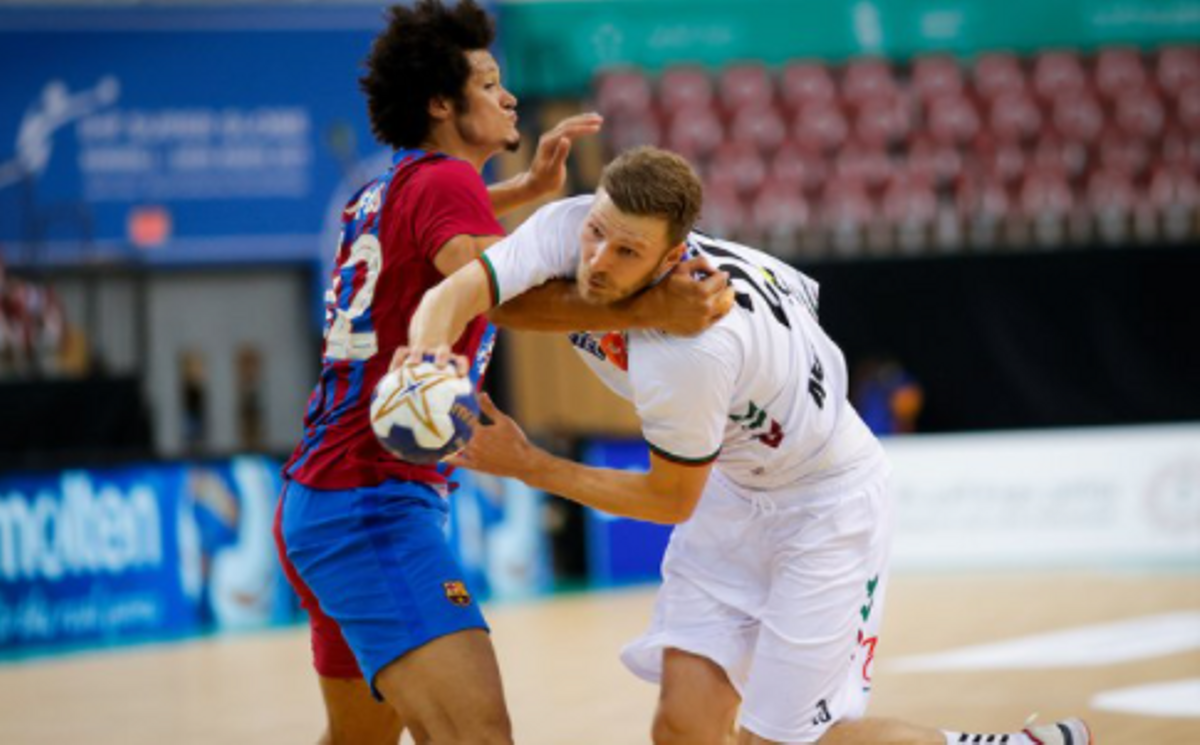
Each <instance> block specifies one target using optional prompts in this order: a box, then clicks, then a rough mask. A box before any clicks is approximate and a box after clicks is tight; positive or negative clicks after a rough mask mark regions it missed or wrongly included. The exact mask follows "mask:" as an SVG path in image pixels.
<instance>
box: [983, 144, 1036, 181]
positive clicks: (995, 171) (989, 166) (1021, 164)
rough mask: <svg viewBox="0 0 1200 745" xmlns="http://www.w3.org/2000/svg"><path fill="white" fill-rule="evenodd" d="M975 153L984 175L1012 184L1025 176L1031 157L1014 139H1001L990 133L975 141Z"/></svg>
mask: <svg viewBox="0 0 1200 745" xmlns="http://www.w3.org/2000/svg"><path fill="white" fill-rule="evenodd" d="M975 154H976V156H977V157H978V159H979V165H980V166H981V168H982V173H983V175H984V176H985V177H986V178H988V179H990V180H993V181H996V182H998V183H1001V184H1004V185H1006V186H1011V185H1012V184H1013V183H1014V182H1017V181H1020V180H1021V179H1023V178H1024V177H1025V170H1026V168H1027V166H1028V164H1029V158H1028V156H1027V155H1026V154H1025V150H1024V149H1023V148H1022V147H1021V146H1020V145H1019V144H1018V143H1017V142H1016V141H1014V140H1001V139H998V138H996V137H994V136H993V135H991V134H990V133H988V134H985V135H982V136H980V137H979V138H977V139H976V141H975Z"/></svg>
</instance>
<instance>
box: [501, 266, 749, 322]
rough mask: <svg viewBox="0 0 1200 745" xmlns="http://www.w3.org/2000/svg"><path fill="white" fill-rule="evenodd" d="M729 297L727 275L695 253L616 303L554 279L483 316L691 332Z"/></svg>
mask: <svg viewBox="0 0 1200 745" xmlns="http://www.w3.org/2000/svg"><path fill="white" fill-rule="evenodd" d="M733 302H734V295H733V289H732V288H731V287H730V286H729V276H728V275H727V274H725V273H724V272H718V271H716V270H715V269H714V268H713V267H712V266H711V265H709V263H708V261H707V260H706V259H704V258H703V257H700V258H695V259H691V260H689V261H685V262H683V263H681V264H679V265H678V266H676V267H675V269H674V270H673V271H672V272H671V274H670V275H669V276H667V277H666V278H665V279H664V280H663V281H662V282H659V283H658V284H656V285H654V286H653V287H650V288H648V289H647V290H645V291H643V292H640V293H638V294H637V295H634V296H633V297H631V298H628V299H626V300H622V301H621V302H618V303H612V304H609V305H598V304H595V303H589V302H587V301H586V300H584V299H583V298H582V297H581V296H580V295H579V290H578V288H577V287H576V286H575V283H574V282H571V281H566V280H556V281H552V282H547V283H546V284H544V285H542V286H540V287H536V288H534V289H532V290H529V291H528V292H525V293H523V294H521V295H518V296H517V297H515V298H512V299H511V300H508V301H507V302H505V303H504V304H503V305H499V306H497V307H495V308H493V309H492V311H491V312H490V313H489V314H488V317H489V318H490V319H491V321H492V322H493V323H495V324H498V325H500V326H504V327H506V328H514V329H520V330H522V331H548V332H569V331H580V330H594V331H599V330H603V331H625V330H627V329H638V328H641V329H657V330H660V331H665V332H667V333H669V334H676V335H679V336H694V335H696V334H698V333H700V332H701V331H704V330H705V329H707V328H708V327H709V326H712V325H713V324H714V323H716V322H717V321H719V320H721V319H722V318H723V317H724V316H725V314H726V313H728V312H729V310H730V309H731V308H732V307H733Z"/></svg>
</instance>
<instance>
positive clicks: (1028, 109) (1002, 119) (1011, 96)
mask: <svg viewBox="0 0 1200 745" xmlns="http://www.w3.org/2000/svg"><path fill="white" fill-rule="evenodd" d="M988 128H989V129H991V131H992V133H993V134H995V135H996V137H997V138H998V139H1000V140H1002V141H1006V142H1025V141H1028V140H1030V139H1032V138H1033V137H1035V136H1036V135H1037V133H1038V132H1039V131H1041V128H1042V112H1041V111H1040V110H1039V109H1038V106H1037V103H1035V102H1034V100H1033V99H1032V98H1030V97H1029V96H1026V95H1024V94H1021V93H1003V94H1001V95H999V96H997V97H996V98H995V99H993V100H992V104H991V110H990V112H989V113H988Z"/></svg>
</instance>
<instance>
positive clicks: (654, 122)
mask: <svg viewBox="0 0 1200 745" xmlns="http://www.w3.org/2000/svg"><path fill="white" fill-rule="evenodd" d="M604 134H605V139H606V140H607V142H608V143H609V146H610V147H611V148H612V150H613V152H615V153H619V152H622V151H624V150H628V149H629V148H631V147H637V146H639V145H659V144H661V143H662V141H663V132H662V126H661V125H660V124H659V121H658V117H657V116H655V115H654V114H653V113H651V112H649V111H643V112H638V113H633V112H629V113H625V114H621V115H619V116H610V117H608V118H607V119H606V120H605V122H604Z"/></svg>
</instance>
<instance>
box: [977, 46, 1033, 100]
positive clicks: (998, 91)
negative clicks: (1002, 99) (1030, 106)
mask: <svg viewBox="0 0 1200 745" xmlns="http://www.w3.org/2000/svg"><path fill="white" fill-rule="evenodd" d="M973 78H974V81H975V89H976V90H977V91H979V94H980V95H981V96H983V97H984V98H985V99H987V100H988V101H991V100H993V99H995V98H996V97H997V96H1001V95H1010V96H1011V95H1020V94H1024V93H1026V89H1025V88H1026V84H1025V72H1024V70H1023V69H1022V68H1021V62H1020V61H1019V60H1018V59H1017V58H1016V57H1014V56H1013V55H1011V54H1007V53H993V54H985V55H982V56H981V57H979V59H977V60H976V61H975V69H974V74H973Z"/></svg>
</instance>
